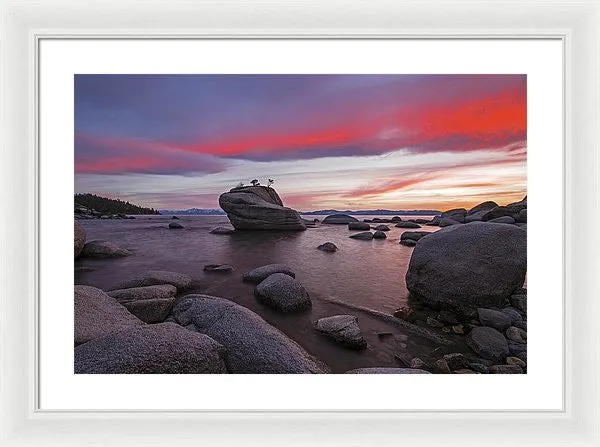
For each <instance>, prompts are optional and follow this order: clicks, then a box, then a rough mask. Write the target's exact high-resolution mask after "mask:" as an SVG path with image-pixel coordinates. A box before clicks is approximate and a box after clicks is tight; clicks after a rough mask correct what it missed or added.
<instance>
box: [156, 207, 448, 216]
mask: <svg viewBox="0 0 600 447" xmlns="http://www.w3.org/2000/svg"><path fill="white" fill-rule="evenodd" d="M159 211H160V214H167V215H169V214H177V215H180V216H181V215H188V216H223V215H225V211H223V210H222V209H200V208H190V209H187V210H159ZM300 214H303V215H307V216H313V215H329V214H351V215H355V216H432V215H436V214H441V211H438V210H396V211H394V210H358V211H350V210H345V211H339V210H319V211H306V212H302V211H300Z"/></svg>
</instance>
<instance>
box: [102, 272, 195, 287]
mask: <svg viewBox="0 0 600 447" xmlns="http://www.w3.org/2000/svg"><path fill="white" fill-rule="evenodd" d="M162 284H171V285H172V286H175V287H177V289H178V290H181V289H187V288H188V287H190V286H191V285H192V278H191V277H190V276H188V275H184V274H182V273H177V272H169V271H166V270H150V271H148V272H146V273H144V274H143V275H142V276H141V277H139V278H132V279H128V280H126V281H123V282H120V283H119V284H117V285H116V286H115V287H113V288H112V289H111V290H117V289H130V288H132V287H145V286H157V285H162Z"/></svg>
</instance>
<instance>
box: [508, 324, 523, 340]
mask: <svg viewBox="0 0 600 447" xmlns="http://www.w3.org/2000/svg"><path fill="white" fill-rule="evenodd" d="M506 338H508V339H509V340H511V341H514V342H516V343H527V332H525V331H524V330H523V329H520V328H518V327H515V326H511V327H509V328H508V329H507V330H506Z"/></svg>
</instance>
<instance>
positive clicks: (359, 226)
mask: <svg viewBox="0 0 600 447" xmlns="http://www.w3.org/2000/svg"><path fill="white" fill-rule="evenodd" d="M348 229H349V230H370V229H371V226H370V225H369V224H368V223H365V222H350V223H349V224H348Z"/></svg>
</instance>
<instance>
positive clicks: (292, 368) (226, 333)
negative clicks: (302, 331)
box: [171, 295, 328, 374]
mask: <svg viewBox="0 0 600 447" xmlns="http://www.w3.org/2000/svg"><path fill="white" fill-rule="evenodd" d="M171 315H172V316H173V317H174V319H175V321H177V323H179V324H180V325H182V326H185V327H186V328H188V329H190V330H194V331H197V332H200V333H203V334H206V335H208V336H209V337H211V338H213V339H214V340H216V341H217V342H219V343H221V344H222V345H223V346H225V347H226V348H227V351H226V363H227V366H228V369H229V372H231V373H246V374H300V373H324V372H328V371H327V370H328V368H327V367H326V366H325V365H324V364H322V363H321V362H320V361H318V360H317V359H315V358H313V357H312V356H310V355H309V354H308V353H307V352H306V351H305V350H304V349H303V348H302V347H301V346H300V345H298V344H297V343H296V342H294V341H293V340H291V339H290V338H288V337H287V336H286V335H284V334H283V333H282V332H281V331H279V330H278V329H276V328H275V327H273V326H271V325H270V324H268V323H267V322H266V321H265V320H263V319H262V318H261V317H259V316H258V315H257V314H255V313H254V312H252V311H251V310H249V309H247V308H245V307H242V306H240V305H238V304H235V303H234V302H233V301H229V300H226V299H224V298H217V297H213V296H208V295H187V296H185V297H183V298H182V299H181V300H179V301H178V302H177V303H176V304H175V306H174V307H173V310H172V311H171Z"/></svg>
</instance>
